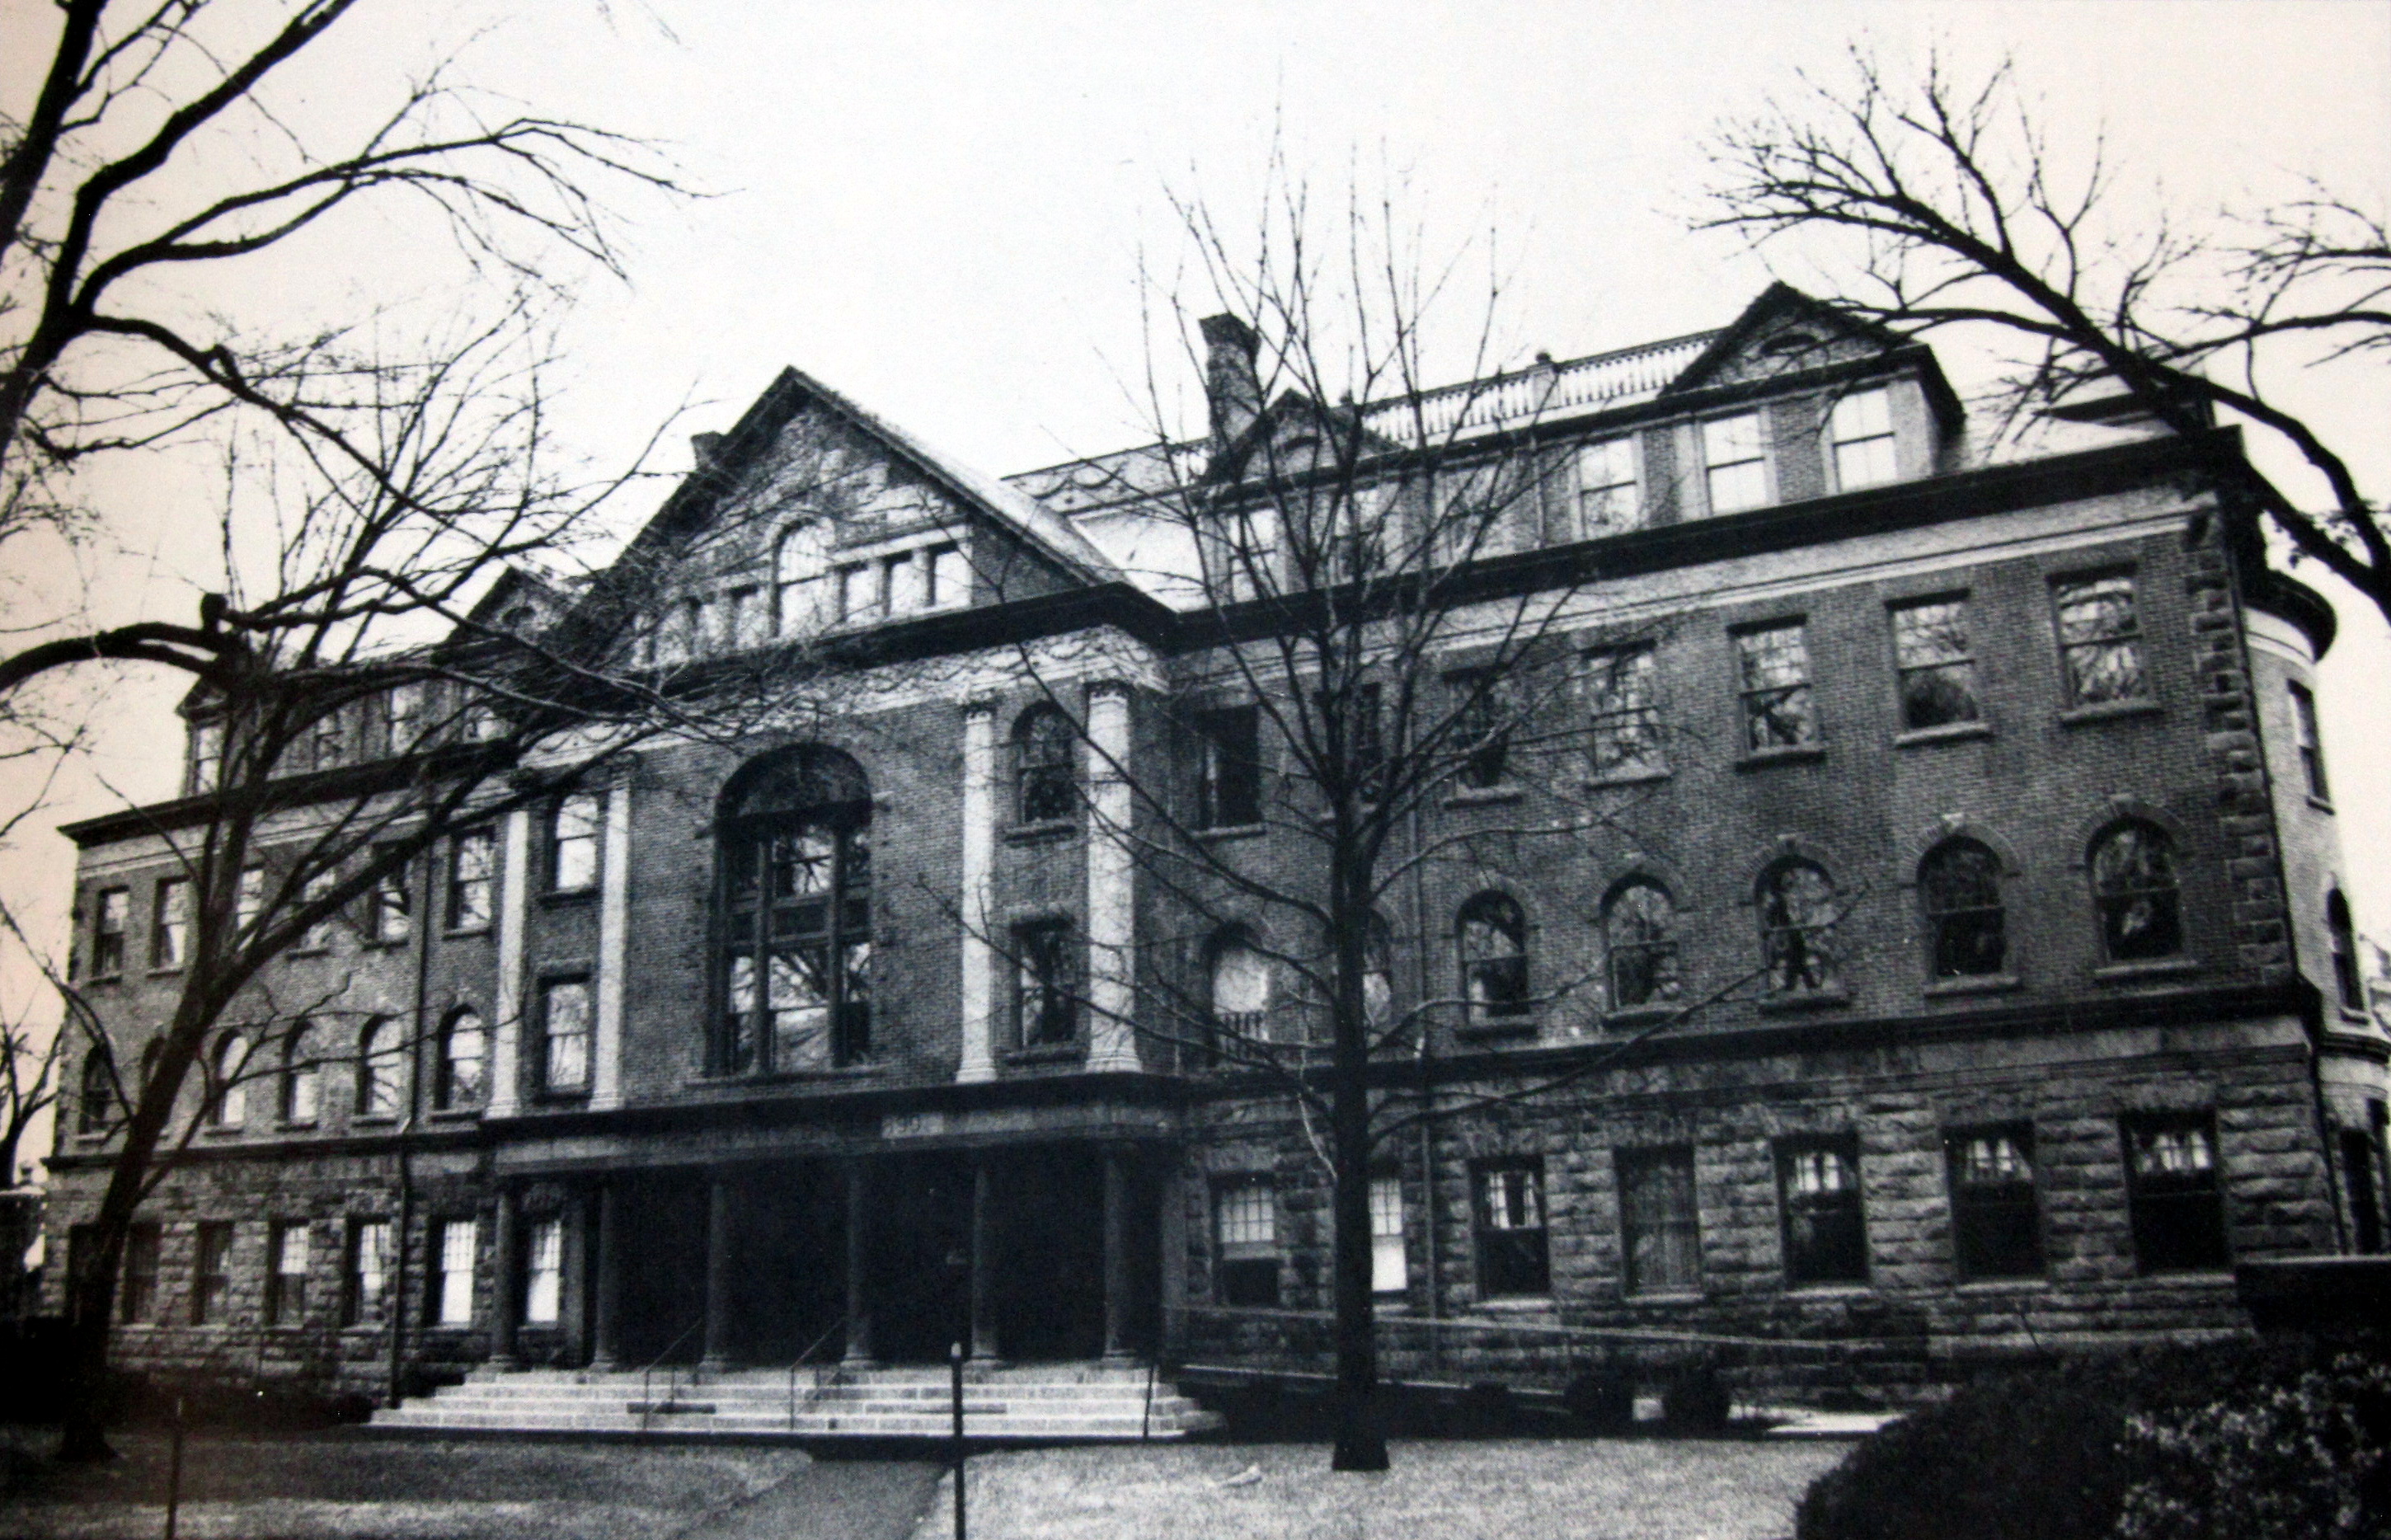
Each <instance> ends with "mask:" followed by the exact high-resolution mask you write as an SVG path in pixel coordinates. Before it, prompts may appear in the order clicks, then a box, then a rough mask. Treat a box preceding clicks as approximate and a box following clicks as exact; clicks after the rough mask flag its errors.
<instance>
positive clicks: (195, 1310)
mask: <svg viewBox="0 0 2391 1540" xmlns="http://www.w3.org/2000/svg"><path fill="white" fill-rule="evenodd" d="M234 1245H235V1233H234V1228H233V1222H232V1221H231V1220H228V1219H203V1220H200V1222H199V1223H198V1224H197V1225H196V1226H195V1227H194V1228H193V1230H192V1232H191V1297H190V1316H191V1325H193V1326H226V1325H229V1324H230V1323H229V1322H228V1321H227V1320H226V1315H227V1314H229V1313H230V1301H229V1296H230V1295H231V1293H232V1253H233V1247H234Z"/></svg>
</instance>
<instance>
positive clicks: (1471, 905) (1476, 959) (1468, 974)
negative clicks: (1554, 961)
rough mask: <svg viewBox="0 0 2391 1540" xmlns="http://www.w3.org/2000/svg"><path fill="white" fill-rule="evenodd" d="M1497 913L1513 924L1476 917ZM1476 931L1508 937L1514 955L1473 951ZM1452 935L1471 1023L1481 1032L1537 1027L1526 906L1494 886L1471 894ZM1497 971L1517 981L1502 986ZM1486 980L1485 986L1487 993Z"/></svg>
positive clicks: (1457, 912)
mask: <svg viewBox="0 0 2391 1540" xmlns="http://www.w3.org/2000/svg"><path fill="white" fill-rule="evenodd" d="M1498 909H1507V910H1508V912H1509V916H1510V920H1511V922H1512V923H1510V924H1507V925H1506V924H1505V923H1503V921H1502V920H1500V919H1496V918H1492V917H1488V918H1477V917H1474V916H1475V914H1476V912H1478V911H1480V910H1483V911H1486V912H1488V914H1489V915H1490V916H1491V915H1493V913H1494V912H1496V911H1497V910H1498ZM1473 927H1475V928H1476V929H1477V930H1478V932H1479V933H1480V934H1482V935H1494V936H1501V937H1504V938H1507V939H1508V940H1509V941H1510V942H1511V945H1512V949H1513V950H1511V951H1508V952H1484V953H1482V954H1481V953H1480V952H1478V951H1473V950H1472V946H1471V937H1472V933H1473ZM1453 930H1454V949H1455V951H1456V955H1457V956H1458V958H1459V960H1460V969H1461V992H1462V998H1463V1000H1464V1001H1465V1003H1466V1011H1467V1015H1466V1017H1465V1020H1466V1022H1467V1025H1468V1026H1470V1027H1473V1028H1476V1029H1480V1030H1488V1029H1506V1028H1508V1029H1519V1028H1527V1027H1532V1026H1533V1025H1534V1024H1535V1019H1536V999H1535V991H1534V989H1533V987H1532V985H1533V982H1534V977H1533V973H1532V958H1531V947H1530V937H1531V933H1532V926H1531V925H1529V923H1528V912H1527V908H1526V906H1525V905H1523V904H1521V903H1520V902H1519V899H1516V898H1513V897H1512V896H1511V895H1510V894H1508V893H1506V892H1504V891H1503V890H1502V889H1500V888H1493V887H1490V888H1487V889H1485V890H1484V891H1482V892H1479V893H1474V894H1472V895H1470V897H1468V898H1467V899H1463V900H1462V902H1461V903H1460V905H1459V906H1458V907H1457V908H1455V909H1454V919H1453ZM1498 969H1499V970H1501V972H1503V973H1508V974H1516V975H1517V977H1514V978H1511V979H1510V980H1508V981H1507V982H1503V981H1501V980H1500V979H1499V977H1498V976H1497V974H1496V971H1495V970H1498ZM1481 981H1486V986H1487V987H1485V988H1484V989H1483V990H1481V988H1480V984H1481Z"/></svg>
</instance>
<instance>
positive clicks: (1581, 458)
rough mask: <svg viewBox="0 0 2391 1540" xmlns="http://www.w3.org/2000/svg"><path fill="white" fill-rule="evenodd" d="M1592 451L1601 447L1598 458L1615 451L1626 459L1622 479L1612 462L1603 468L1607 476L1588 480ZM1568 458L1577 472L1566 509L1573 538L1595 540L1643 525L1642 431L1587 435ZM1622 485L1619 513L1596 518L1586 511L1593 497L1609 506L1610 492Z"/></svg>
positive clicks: (1646, 515) (1645, 515)
mask: <svg viewBox="0 0 2391 1540" xmlns="http://www.w3.org/2000/svg"><path fill="white" fill-rule="evenodd" d="M1596 451H1604V452H1605V453H1603V455H1602V456H1601V458H1603V459H1610V458H1611V453H1612V452H1615V453H1616V454H1617V456H1618V458H1620V459H1624V460H1625V461H1626V467H1625V469H1626V477H1625V479H1624V480H1621V479H1618V474H1619V468H1618V467H1617V466H1615V465H1612V466H1607V467H1606V468H1605V470H1604V473H1605V474H1606V475H1609V476H1610V477H1611V478H1612V479H1611V480H1608V481H1604V482H1599V483H1589V482H1588V480H1587V470H1586V466H1587V461H1588V460H1589V459H1592V458H1595V456H1596ZM1570 459H1571V460H1572V462H1573V464H1574V468H1575V471H1576V474H1577V487H1576V493H1575V496H1574V498H1572V500H1571V503H1570V516H1571V519H1572V521H1573V523H1574V524H1575V525H1576V533H1577V538H1579V539H1581V540H1598V539H1602V538H1605V537H1609V536H1612V535H1624V534H1626V533H1628V532H1629V531H1630V530H1636V529H1642V528H1643V527H1644V526H1645V524H1646V523H1647V521H1648V518H1649V516H1650V510H1649V508H1648V506H1647V500H1646V497H1645V491H1644V435H1643V434H1611V435H1609V436H1608V437H1604V438H1592V439H1587V440H1585V441H1584V442H1583V443H1581V444H1579V445H1578V446H1577V448H1576V452H1575V453H1574V454H1573V455H1572V456H1571V457H1570ZM1622 489H1623V490H1624V491H1625V493H1626V502H1627V508H1626V511H1625V513H1624V515H1623V516H1621V517H1615V518H1604V519H1598V520H1597V519H1596V518H1592V517H1590V516H1589V515H1588V508H1589V505H1590V504H1592V503H1593V502H1594V501H1596V498H1600V499H1601V500H1602V502H1603V503H1604V506H1605V507H1606V508H1609V507H1610V506H1612V504H1611V498H1610V495H1612V494H1617V493H1619V492H1620V491H1622Z"/></svg>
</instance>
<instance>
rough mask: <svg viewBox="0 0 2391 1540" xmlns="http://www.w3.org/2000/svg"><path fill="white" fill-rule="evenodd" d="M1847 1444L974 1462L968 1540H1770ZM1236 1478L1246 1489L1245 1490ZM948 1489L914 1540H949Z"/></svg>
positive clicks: (1215, 1451)
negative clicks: (1368, 1459)
mask: <svg viewBox="0 0 2391 1540" xmlns="http://www.w3.org/2000/svg"><path fill="white" fill-rule="evenodd" d="M1847 1449H1848V1445H1846V1444H1844V1443H1840V1442H1822V1443H1754V1442H1744V1441H1725V1440H1720V1441H1708V1440H1657V1439H1622V1440H1612V1439H1571V1440H1566V1441H1550V1442H1544V1441H1527V1440H1506V1441H1495V1442H1486V1443H1398V1444H1396V1445H1395V1446H1394V1448H1393V1451H1392V1455H1393V1467H1394V1468H1393V1469H1391V1470H1389V1471H1387V1472H1385V1473H1384V1474H1381V1475H1367V1476H1359V1475H1336V1474H1332V1473H1331V1472H1330V1471H1329V1469H1328V1452H1327V1450H1326V1449H1325V1448H1323V1447H1320V1446H1317V1445H1307V1444H1243V1445H1239V1444H1214V1445H1202V1444H1175V1445H1141V1446H1134V1447H1114V1448H1076V1449H1046V1450H1036V1451H1030V1452H1025V1453H1019V1454H998V1455H985V1456H974V1458H973V1459H972V1461H971V1465H970V1468H969V1469H968V1471H967V1472H966V1485H965V1488H964V1496H965V1499H966V1502H967V1506H968V1508H969V1517H970V1520H971V1534H972V1537H973V1540H1197V1537H1201V1540H1315V1537H1318V1540H1329V1537H1334V1540H1364V1537H1373V1540H1531V1537H1542V1536H1545V1535H1555V1536H1559V1535H1567V1536H1584V1537H1587V1540H1609V1537H1612V1536H1616V1537H1618V1540H1776V1537H1778V1536H1783V1535H1790V1534H1792V1532H1793V1504H1794V1502H1795V1500H1796V1499H1798V1498H1799V1497H1800V1496H1801V1495H1802V1492H1803V1489H1804V1488H1805V1487H1807V1486H1808V1485H1809V1483H1810V1482H1811V1480H1812V1479H1813V1478H1815V1477H1816V1476H1817V1475H1818V1473H1819V1472H1821V1471H1823V1470H1825V1469H1827V1468H1828V1467H1829V1466H1831V1465H1833V1464H1834V1463H1835V1462H1836V1461H1838V1460H1840V1459H1842V1456H1843V1455H1844V1454H1845V1453H1846V1451H1847ZM1240 1476H1249V1477H1250V1478H1251V1479H1248V1480H1246V1481H1243V1482H1237V1481H1235V1480H1234V1479H1235V1478H1238V1477H1240ZM952 1503H953V1495H952V1489H951V1488H950V1487H949V1486H947V1485H946V1484H944V1483H943V1482H942V1483H941V1485H940V1488H939V1492H938V1495H937V1497H936V1498H935V1499H934V1500H933V1501H932V1502H931V1504H930V1506H929V1509H928V1511H927V1513H926V1514H924V1518H923V1520H922V1523H921V1526H920V1527H919V1528H918V1529H917V1530H915V1532H914V1540H941V1537H943V1536H946V1535H950V1534H952V1533H953V1530H952V1529H951V1527H950V1526H951V1524H952V1522H953V1520H952V1518H951V1513H952Z"/></svg>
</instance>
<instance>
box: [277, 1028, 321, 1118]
mask: <svg viewBox="0 0 2391 1540" xmlns="http://www.w3.org/2000/svg"><path fill="white" fill-rule="evenodd" d="M274 1103H275V1105H274V1111H275V1121H276V1122H277V1123H278V1124H280V1125H281V1126H282V1127H284V1128H313V1127H315V1126H316V1124H317V1121H318V1120H319V1119H322V1117H323V1115H324V1067H323V1060H322V1058H321V1057H320V1056H319V1055H318V1053H317V1042H316V1029H315V1024H314V1023H313V1022H310V1021H307V1020H305V1019H304V1018H303V1019H301V1020H299V1021H297V1022H295V1023H293V1024H292V1025H291V1029H290V1030H288V1031H286V1032H285V1033H283V1035H282V1062H281V1063H280V1064H279V1065H278V1066H277V1067H276V1080H275V1094H274Z"/></svg>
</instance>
